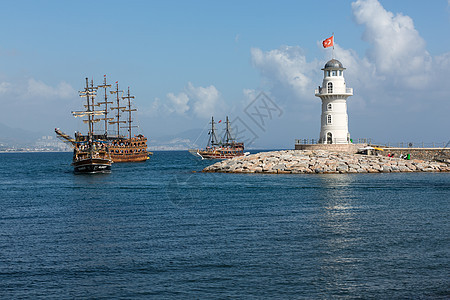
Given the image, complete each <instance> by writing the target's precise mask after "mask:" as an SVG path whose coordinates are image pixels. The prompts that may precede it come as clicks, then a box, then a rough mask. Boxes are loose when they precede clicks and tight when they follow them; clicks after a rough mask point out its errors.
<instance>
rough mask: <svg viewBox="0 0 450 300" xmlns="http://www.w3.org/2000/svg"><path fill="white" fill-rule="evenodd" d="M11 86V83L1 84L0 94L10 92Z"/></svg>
mask: <svg viewBox="0 0 450 300" xmlns="http://www.w3.org/2000/svg"><path fill="white" fill-rule="evenodd" d="M10 86H11V83H9V82H2V83H0V94H5V93H7V92H8V90H9V88H10Z"/></svg>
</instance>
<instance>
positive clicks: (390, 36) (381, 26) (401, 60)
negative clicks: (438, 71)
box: [352, 0, 432, 87]
mask: <svg viewBox="0 0 450 300" xmlns="http://www.w3.org/2000/svg"><path fill="white" fill-rule="evenodd" d="M352 9H353V15H354V18H355V21H356V22H357V23H358V24H360V25H363V26H364V27H365V28H364V34H363V40H365V41H366V42H368V43H369V44H370V45H371V48H370V49H369V51H368V53H367V58H368V60H369V61H370V62H371V63H373V64H374V65H375V66H376V70H377V72H378V73H380V74H382V75H387V76H388V77H390V78H391V79H395V82H397V83H400V84H405V85H407V86H410V87H417V86H418V85H419V84H422V85H423V84H424V82H427V81H428V80H429V72H430V70H431V68H432V66H431V64H432V59H431V56H430V54H429V53H428V52H427V51H426V48H425V46H426V44H425V41H424V40H423V38H422V37H421V36H420V34H419V33H418V32H417V30H416V29H415V28H414V22H413V20H412V19H411V18H410V17H408V16H404V15H402V14H396V15H394V14H393V13H392V12H389V11H386V10H385V9H384V8H383V6H382V5H381V4H380V3H379V2H378V1H377V0H358V1H356V2H354V3H352Z"/></svg>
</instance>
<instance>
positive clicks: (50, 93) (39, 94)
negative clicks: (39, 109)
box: [0, 78, 77, 102]
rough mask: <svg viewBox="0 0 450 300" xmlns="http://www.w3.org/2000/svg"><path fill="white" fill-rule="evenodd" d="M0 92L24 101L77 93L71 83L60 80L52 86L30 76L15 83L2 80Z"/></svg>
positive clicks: (60, 97)
mask: <svg viewBox="0 0 450 300" xmlns="http://www.w3.org/2000/svg"><path fill="white" fill-rule="evenodd" d="M0 94H3V95H5V96H14V97H15V98H16V99H20V100H23V101H30V102H35V100H36V99H40V100H45V99H47V100H54V99H68V98H71V97H73V96H74V95H76V94H77V93H76V91H75V90H74V89H73V88H72V86H71V85H70V84H68V83H66V82H64V81H62V82H60V83H59V84H58V85H57V86H50V85H47V84H45V83H44V82H42V81H39V80H36V79H34V78H30V79H28V80H25V81H19V82H14V83H11V82H1V83H0ZM3 99H5V98H3Z"/></svg>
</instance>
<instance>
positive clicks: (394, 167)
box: [203, 150, 450, 174]
mask: <svg viewBox="0 0 450 300" xmlns="http://www.w3.org/2000/svg"><path fill="white" fill-rule="evenodd" d="M203 172H223V173H269V174H277V173H278V174H313V173H319V174H338V173H391V172H450V164H446V163H442V162H435V161H424V160H418V159H412V160H405V159H401V158H393V157H386V156H376V155H362V154H352V153H347V152H332V151H326V150H283V151H271V152H260V153H257V154H252V155H248V156H241V157H236V158H233V159H228V160H224V161H220V162H217V163H215V164H213V165H211V166H209V167H206V168H205V169H204V170H203Z"/></svg>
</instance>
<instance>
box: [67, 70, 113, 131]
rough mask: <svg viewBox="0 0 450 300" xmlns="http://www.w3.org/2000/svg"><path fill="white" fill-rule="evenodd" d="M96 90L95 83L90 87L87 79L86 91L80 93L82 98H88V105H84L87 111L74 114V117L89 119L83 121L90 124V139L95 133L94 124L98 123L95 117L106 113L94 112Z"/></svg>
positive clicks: (74, 112)
mask: <svg viewBox="0 0 450 300" xmlns="http://www.w3.org/2000/svg"><path fill="white" fill-rule="evenodd" d="M96 90H97V87H94V85H93V83H91V86H89V79H88V78H86V87H85V88H84V91H81V92H79V94H80V97H86V104H85V105H84V107H86V110H85V111H73V112H72V114H73V116H74V117H84V116H87V117H88V118H87V120H83V122H84V123H88V127H89V129H88V136H89V139H92V135H93V133H94V122H96V120H95V119H94V116H98V115H103V114H104V113H105V112H104V111H96V110H94V105H95V103H94V98H95V95H96Z"/></svg>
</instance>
